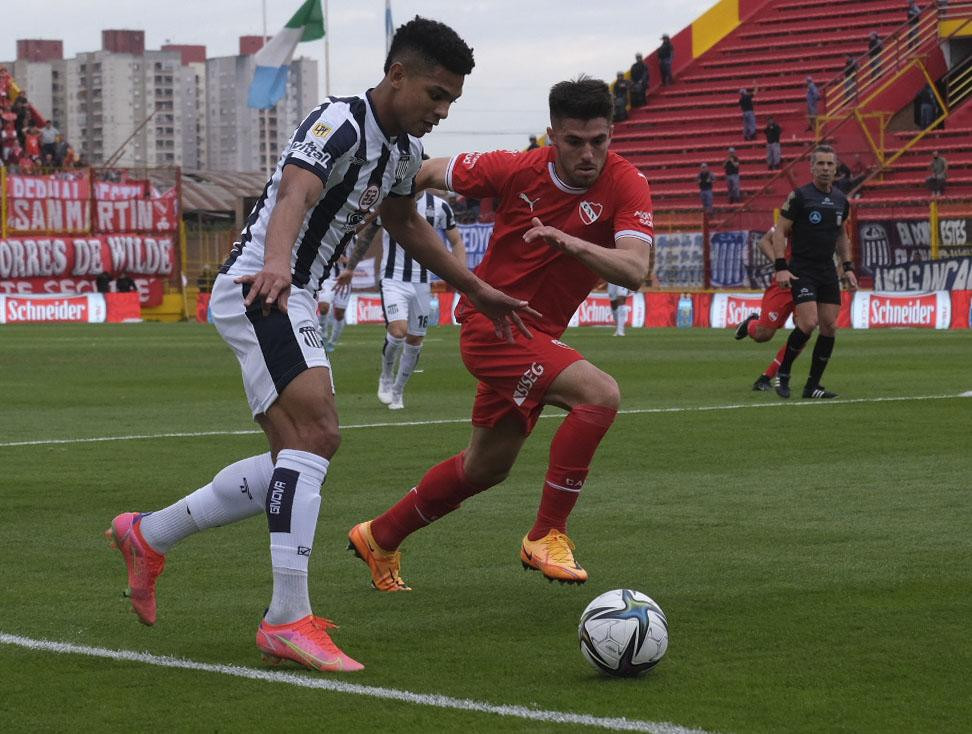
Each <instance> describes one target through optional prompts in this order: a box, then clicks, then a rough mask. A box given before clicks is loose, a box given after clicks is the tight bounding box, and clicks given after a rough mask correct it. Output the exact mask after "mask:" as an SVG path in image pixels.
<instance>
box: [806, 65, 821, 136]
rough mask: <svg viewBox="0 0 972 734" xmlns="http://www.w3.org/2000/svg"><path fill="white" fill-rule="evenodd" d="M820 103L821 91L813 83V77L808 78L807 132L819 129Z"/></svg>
mask: <svg viewBox="0 0 972 734" xmlns="http://www.w3.org/2000/svg"><path fill="white" fill-rule="evenodd" d="M819 102H820V90H819V89H817V85H816V84H814V83H813V77H809V76H808V77H807V130H814V131H816V129H817V104H818V103H819Z"/></svg>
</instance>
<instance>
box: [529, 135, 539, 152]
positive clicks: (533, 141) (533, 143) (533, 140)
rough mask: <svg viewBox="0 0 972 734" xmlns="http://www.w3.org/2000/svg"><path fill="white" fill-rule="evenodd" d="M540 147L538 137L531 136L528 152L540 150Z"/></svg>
mask: <svg viewBox="0 0 972 734" xmlns="http://www.w3.org/2000/svg"><path fill="white" fill-rule="evenodd" d="M539 147H540V143H538V142H537V136H536V135H531V136H530V144H529V145H528V146H527V150H533V149H534V148H539Z"/></svg>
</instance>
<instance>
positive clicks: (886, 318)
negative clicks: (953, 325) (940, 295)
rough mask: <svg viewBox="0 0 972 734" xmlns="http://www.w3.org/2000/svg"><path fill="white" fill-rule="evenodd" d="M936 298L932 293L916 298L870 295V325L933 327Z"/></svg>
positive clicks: (935, 313)
mask: <svg viewBox="0 0 972 734" xmlns="http://www.w3.org/2000/svg"><path fill="white" fill-rule="evenodd" d="M936 315H937V300H936V297H935V295H934V294H932V295H929V296H919V297H917V298H887V297H884V296H875V295H872V296H871V302H870V304H869V308H868V317H869V320H870V326H924V327H926V328H934V326H935V317H936Z"/></svg>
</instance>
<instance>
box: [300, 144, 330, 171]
mask: <svg viewBox="0 0 972 734" xmlns="http://www.w3.org/2000/svg"><path fill="white" fill-rule="evenodd" d="M292 152H294V153H300V154H301V155H304V156H307V157H308V158H310V159H311V160H314V161H317V162H318V163H320V164H321V165H322V166H326V165H327V164H328V163H330V162H331V154H330V153H328V152H327V151H326V150H323V149H321V148H320V147H318V145H317V144H316V143H314V142H312V141H310V140H307V141H304V142H303V143H296V144H294V147H293V149H292Z"/></svg>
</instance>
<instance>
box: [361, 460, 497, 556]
mask: <svg viewBox="0 0 972 734" xmlns="http://www.w3.org/2000/svg"><path fill="white" fill-rule="evenodd" d="M484 489H488V488H487V487H478V486H476V485H474V484H471V483H470V482H468V481H467V480H466V475H465V474H464V473H463V471H462V453H461V452H460V453H458V454H456V455H455V456H453V457H451V458H449V459H446V460H445V461H443V462H442V463H441V464H437V465H435V466H433V467H432V468H431V469H429V470H428V471H427V472H425V476H424V477H422V481H420V482H419V483H418V486H416V487H413V488H412V489H411V490H409V492H408V494H406V495H405V496H404V497H402V498H401V499H400V500H399V501H398V502H397V503H395V504H394V505H392V506H391V507H390V508H388V509H387V510H386V511H385V512H384V513H383V514H381V515H379V516H378V517H376V518H375V519H374V520H372V521H371V534H372V535H373V536H374V538H375V542H376V543H377V544H378V545H379V546H381V548H382V549H384V550H386V551H393V550H395V549H396V548H398V546H399V545H401V543H402V541H403V540H405V538H407V537H408V536H409V535H411V534H412V533H414V532H415V531H416V530H418V529H419V528H423V527H425V526H426V525H428V524H430V523H432V522H434V521H436V520H438V519H439V518H440V517H442V516H443V515H447V514H449V513H450V512H452V511H453V510H455V509H456V508H458V507H459V505H460V504H462V501H463V500H465V499H467V498H469V497H472V496H473V495H474V494H477V493H478V492H482V491H483V490H484Z"/></svg>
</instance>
